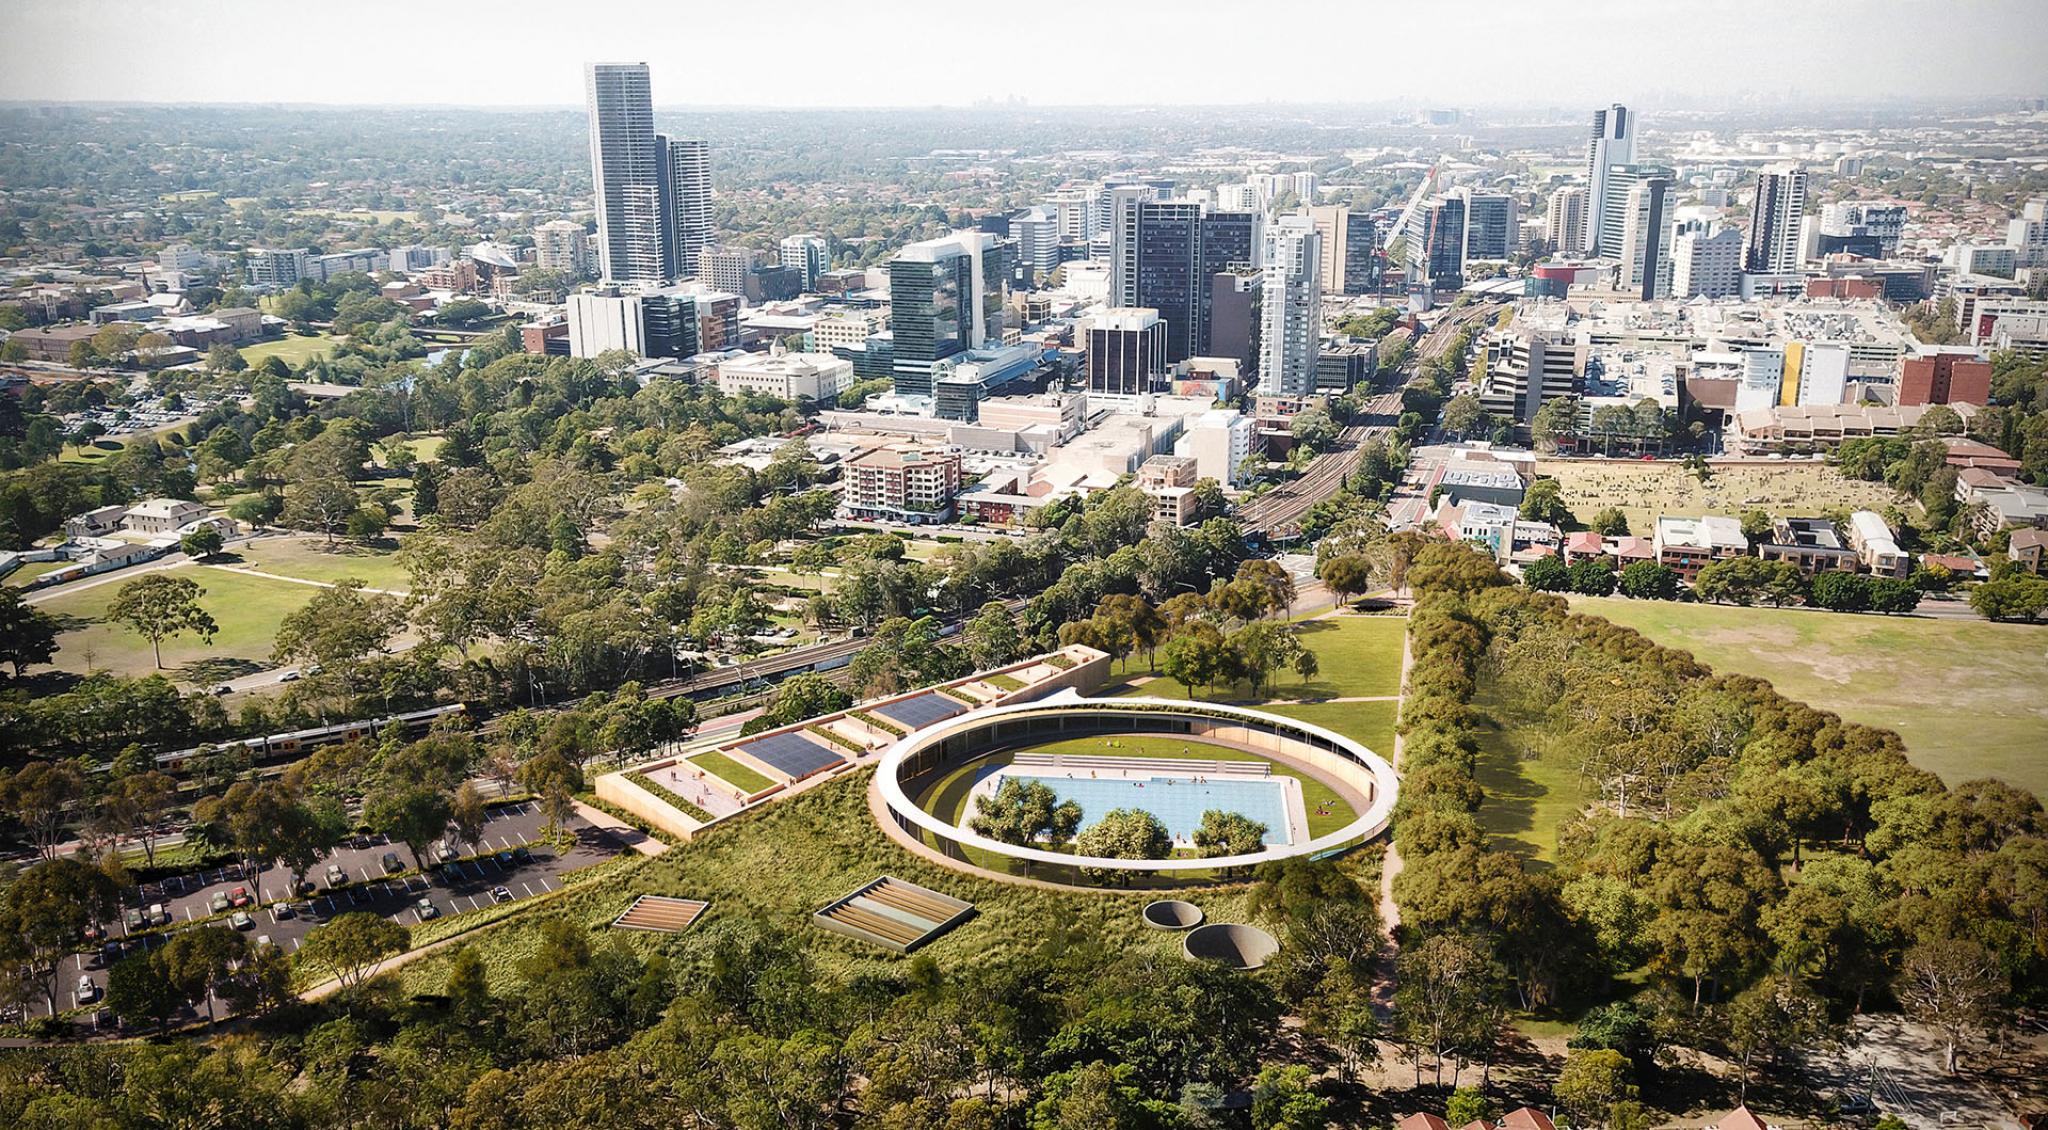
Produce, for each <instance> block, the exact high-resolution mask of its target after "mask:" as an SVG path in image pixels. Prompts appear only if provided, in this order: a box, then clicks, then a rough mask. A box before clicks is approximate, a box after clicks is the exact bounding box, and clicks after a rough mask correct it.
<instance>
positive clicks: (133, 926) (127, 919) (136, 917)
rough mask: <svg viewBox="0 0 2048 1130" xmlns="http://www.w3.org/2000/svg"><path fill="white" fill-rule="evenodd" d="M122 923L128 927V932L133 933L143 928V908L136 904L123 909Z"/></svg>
mask: <svg viewBox="0 0 2048 1130" xmlns="http://www.w3.org/2000/svg"><path fill="white" fill-rule="evenodd" d="M121 925H123V926H126V927H127V928H128V932H129V933H131V934H133V933H134V932H135V931H137V930H140V929H142V927H143V921H142V908H141V907H139V906H135V907H129V908H128V909H127V910H124V911H122V912H121Z"/></svg>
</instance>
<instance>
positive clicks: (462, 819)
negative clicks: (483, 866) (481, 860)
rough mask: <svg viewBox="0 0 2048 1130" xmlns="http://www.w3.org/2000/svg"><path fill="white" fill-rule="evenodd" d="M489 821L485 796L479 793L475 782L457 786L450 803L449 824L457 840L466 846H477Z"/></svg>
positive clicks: (466, 782)
mask: <svg viewBox="0 0 2048 1130" xmlns="http://www.w3.org/2000/svg"><path fill="white" fill-rule="evenodd" d="M489 819H490V813H489V810H488V809H486V808H485V807H484V797H483V794H482V793H480V792H478V791H477V788H476V784H475V782H472V781H464V782H462V783H461V784H459V785H457V786H455V795H454V796H453V797H451V798H449V801H448V824H449V826H450V827H452V828H453V829H454V830H455V835H456V838H458V839H460V840H461V841H462V842H463V843H465V844H475V843H476V842H477V841H478V840H480V839H482V838H483V834H484V824H485V823H486V822H487V821H489Z"/></svg>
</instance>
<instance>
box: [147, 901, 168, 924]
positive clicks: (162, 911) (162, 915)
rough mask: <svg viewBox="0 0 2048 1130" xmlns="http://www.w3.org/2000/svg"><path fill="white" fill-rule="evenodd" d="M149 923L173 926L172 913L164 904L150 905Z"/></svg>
mask: <svg viewBox="0 0 2048 1130" xmlns="http://www.w3.org/2000/svg"><path fill="white" fill-rule="evenodd" d="M149 921H150V922H151V923H153V924H155V925H158V926H168V925H170V924H171V912H170V910H169V909H168V908H167V907H165V906H164V904H163V903H160V902H153V903H150V904H149Z"/></svg>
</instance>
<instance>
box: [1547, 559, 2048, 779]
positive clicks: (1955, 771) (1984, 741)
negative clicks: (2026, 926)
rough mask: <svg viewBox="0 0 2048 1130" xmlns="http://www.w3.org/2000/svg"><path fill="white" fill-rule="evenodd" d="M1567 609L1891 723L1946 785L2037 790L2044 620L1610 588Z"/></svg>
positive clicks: (2045, 701) (2046, 718)
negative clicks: (1987, 780)
mask: <svg viewBox="0 0 2048 1130" xmlns="http://www.w3.org/2000/svg"><path fill="white" fill-rule="evenodd" d="M1573 607H1574V608H1576V609H1578V610H1580V611H1584V612H1590V613H1594V614H1596V615H1600V616H1605V617H1607V618H1608V619H1610V620H1612V621H1614V622H1615V623H1617V624H1624V625H1627V626H1628V627H1631V628H1635V629H1636V630H1638V631H1640V632H1642V633H1643V634H1644V635H1646V636H1648V637H1650V638H1651V639H1653V640H1655V641H1657V642H1658V643H1661V644H1664V645H1665V646H1667V647H1679V648H1684V649H1685V650H1687V651H1690V652H1692V653H1693V655H1694V656H1696V657H1698V658H1699V659H1700V660H1701V661H1702V662H1704V663H1706V664H1708V665H1709V666H1711V667H1713V668H1714V669H1715V670H1717V671H1735V672H1740V673H1742V674H1745V675H1755V676H1757V677H1759V678H1765V679H1769V680H1770V681H1771V683H1772V685H1773V686H1775V687H1777V689H1778V690H1779V692H1780V693H1782V694H1784V695H1786V696H1787V697H1789V698H1794V699H1798V700H1800V701H1802V702H1805V703H1808V704H1809V705H1812V706H1816V707H1819V708H1821V709H1823V710H1832V711H1834V712H1835V713H1837V714H1840V715H1841V716H1842V717H1844V718H1847V719H1850V720H1851V721H1855V722H1862V723H1865V724H1867V725H1872V726H1883V727H1886V728H1888V729H1892V730H1896V731H1898V733H1899V736H1900V737H1902V738H1904V739H1905V741H1906V754H1907V756H1908V757H1909V758H1910V759H1911V760H1912V761H1913V763H1914V764H1915V765H1918V766H1920V767H1922V768H1924V769H1928V770H1931V771H1933V772H1935V773H1938V774H1940V775H1941V777H1942V779H1943V780H1946V781H1948V782H1950V783H1954V782H1958V781H1967V780H1971V779H1973V778H1977V777H1999V778H2003V779H2004V780H2006V781H2009V782H2011V783H2012V784H2015V785H2019V786H2021V787H2023V788H2027V789H2031V790H2033V791H2034V792H2035V793H2036V794H2037V795H2040V796H2044V797H2048V693H2044V690H2043V687H2044V681H2043V677H2042V676H2043V673H2044V672H2048V630H2044V629H2042V628H2039V627H2030V626H2028V625H2024V624H1993V623H1989V622H1986V621H1981V620H1936V619H1929V618H1924V617H1893V616H1856V615H1844V614H1838V613H1830V612H1808V611H1800V610H1792V609H1765V608H1734V607H1728V606H1722V605H1712V604H1675V603H1667V602H1661V601H1644V602H1637V601H1630V600H1620V599H1613V598H1609V599H1604V600H1592V599H1574V601H1573Z"/></svg>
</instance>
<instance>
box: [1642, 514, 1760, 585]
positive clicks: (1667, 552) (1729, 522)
mask: <svg viewBox="0 0 2048 1130" xmlns="http://www.w3.org/2000/svg"><path fill="white" fill-rule="evenodd" d="M1656 545H1657V560H1658V562H1660V563H1661V564H1664V565H1668V566H1670V567H1671V568H1672V569H1674V570H1676V571H1677V572H1678V575H1679V576H1680V577H1682V578H1684V580H1685V583H1686V584H1691V583H1693V582H1694V581H1696V580H1698V579H1699V575H1700V570H1701V569H1704V568H1706V567H1707V566H1709V565H1711V564H1713V563H1714V562H1716V561H1726V560H1728V559H1729V558H1731V557H1742V556H1745V555H1747V554H1748V553H1749V539H1748V538H1746V537H1744V536H1742V523H1740V522H1738V521H1736V520H1735V519H1733V518H1729V517H1725V516H1723V515H1719V514H1709V515H1707V516H1705V517H1703V518H1671V517H1663V518H1658V519H1657V537H1656Z"/></svg>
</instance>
